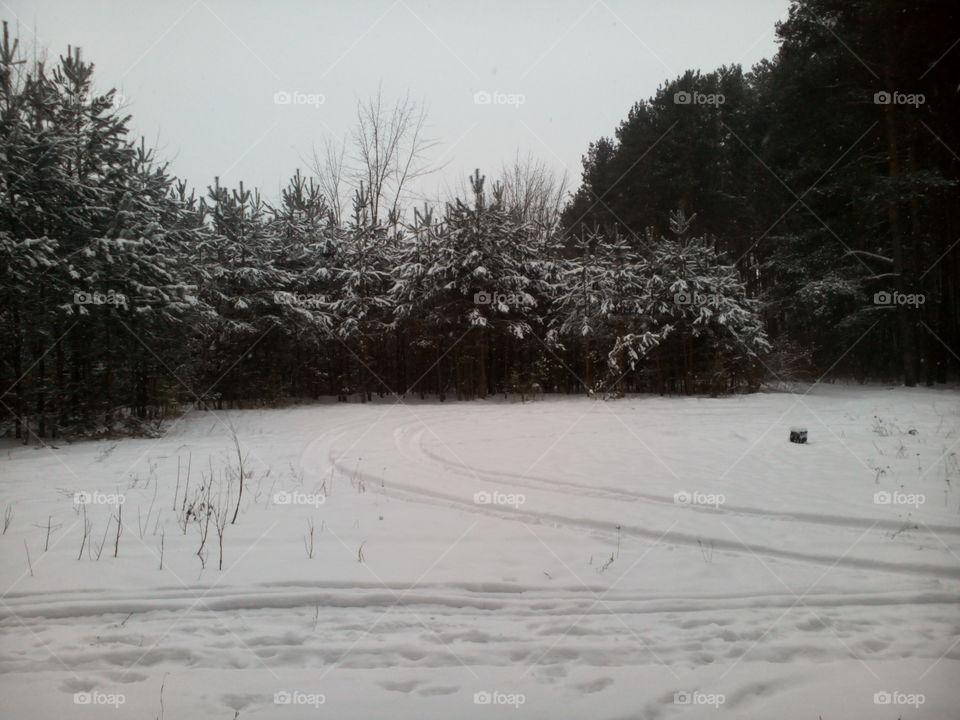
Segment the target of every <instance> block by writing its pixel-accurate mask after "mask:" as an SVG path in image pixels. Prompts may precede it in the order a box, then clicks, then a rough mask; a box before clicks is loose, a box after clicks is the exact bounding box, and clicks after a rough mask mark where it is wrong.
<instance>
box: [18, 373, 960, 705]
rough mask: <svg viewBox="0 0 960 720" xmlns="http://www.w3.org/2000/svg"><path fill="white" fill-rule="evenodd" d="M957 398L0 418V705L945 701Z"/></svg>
mask: <svg viewBox="0 0 960 720" xmlns="http://www.w3.org/2000/svg"><path fill="white" fill-rule="evenodd" d="M958 401H960V395H958V394H957V393H956V392H952V391H932V390H923V389H914V390H905V389H887V388H876V387H875V388H870V389H866V388H861V387H842V386H820V387H817V388H816V390H814V391H813V392H811V393H810V394H808V395H806V396H803V395H798V394H788V393H780V394H778V393H769V394H758V395H750V396H742V397H733V398H725V399H705V398H686V399H684V398H671V399H666V398H663V399H661V398H651V397H639V398H627V399H624V400H619V401H615V402H606V403H604V402H597V401H591V400H588V399H586V398H579V399H568V398H551V397H548V398H547V399H545V400H543V401H537V402H528V403H520V402H516V401H512V402H511V401H505V400H503V399H498V400H492V401H483V402H472V403H469V404H467V403H451V402H448V403H438V402H408V403H405V404H395V403H394V402H393V401H392V400H390V399H384V400H380V401H377V402H374V403H372V404H368V405H360V404H354V403H349V404H342V403H333V402H327V403H319V404H316V405H310V406H299V407H293V408H288V409H280V410H263V411H231V412H218V413H216V414H214V413H211V412H193V413H190V414H189V415H187V416H186V417H184V418H183V419H181V420H180V421H178V422H176V423H175V424H173V425H172V426H171V427H170V428H169V431H168V432H167V434H166V435H165V436H164V437H163V438H162V439H157V440H147V439H127V440H121V441H101V442H85V443H76V444H72V445H67V444H63V445H59V446H57V447H55V448H52V449H43V448H40V449H36V448H25V447H22V446H19V445H15V444H13V443H8V444H6V445H4V446H3V447H2V456H0V457H2V460H0V470H2V480H0V506H2V508H4V509H6V508H8V507H9V508H10V510H9V511H8V512H7V520H6V522H7V524H8V527H6V528H5V532H4V534H3V536H2V537H0V549H2V553H0V554H2V587H3V588H4V591H3V595H2V604H0V630H2V646H0V692H2V698H3V700H2V701H0V707H2V710H0V716H2V717H3V718H15V719H16V720H29V719H31V718H37V719H44V720H46V719H49V718H110V719H116V720H121V719H125V718H131V719H132V718H136V719H137V720H146V719H147V718H150V719H153V718H164V719H166V720H171V719H174V718H223V719H224V720H230V719H231V718H243V719H246V718H278V719H282V718H290V719H294V718H324V717H326V718H337V719H338V720H347V719H352V718H357V719H366V720H373V719H376V718H384V719H386V718H492V717H503V718H518V719H520V718H591V719H595V720H600V719H604V718H609V719H611V720H612V719H618V720H621V719H622V720H627V719H636V720H655V719H658V718H664V719H668V718H690V719H693V718H740V719H745V718H756V719H757V720H760V719H764V720H766V719H768V718H790V719H793V718H796V719H798V720H799V719H801V718H803V719H809V720H818V718H822V720H860V719H863V720H867V719H870V720H885V719H888V718H889V720H897V718H902V719H903V720H908V719H914V718H930V719H931V720H949V719H950V718H957V717H960V683H958V682H957V680H958V678H960V463H958V458H960V445H958V440H960V402H958ZM792 425H803V426H806V427H807V429H808V430H809V437H810V442H809V444H807V445H798V444H791V443H789V442H788V431H789V428H790V426H792ZM231 426H232V427H233V428H234V430H235V433H236V437H237V439H238V441H239V444H240V447H241V453H242V456H243V457H244V469H243V473H244V477H245V483H244V490H243V495H242V497H241V498H240V501H239V512H238V513H237V517H236V522H235V523H233V522H232V520H233V513H234V511H235V510H236V509H237V497H236V494H237V489H238V487H239V482H238V477H239V472H240V470H239V462H238V455H237V450H236V448H235V445H234V440H233V437H232V434H231V430H230V427H231ZM188 466H189V475H188V473H187V468H188ZM211 479H212V482H211ZM119 496H122V500H123V503H122V505H120V504H118V501H119V500H120V499H121V498H120V497H119ZM203 503H207V506H208V507H210V508H212V509H211V510H210V511H209V513H208V512H206V511H205V510H204V507H205V506H204V505H203ZM191 506H192V507H193V508H194V511H193V512H192V513H191V512H189V508H190V507H191ZM120 508H122V511H121V519H122V533H121V534H120V536H119V539H118V538H117V537H116V527H117V522H116V519H115V518H116V516H117V514H118V510H119V509H120ZM48 526H49V538H48ZM311 526H312V527H313V538H312V549H311V538H310V533H311V531H310V527H311ZM85 530H88V532H86V533H85ZM204 531H206V533H207V535H206V541H205V543H204V549H203V551H202V552H201V553H200V556H198V549H199V548H200V544H201V537H202V534H203V533H204ZM85 535H86V537H84V536H85ZM220 535H222V549H223V552H222V565H223V569H222V570H220V569H218V566H219V565H220V562H221V554H220V547H221V545H220ZM161 553H162V569H161ZM28 555H29V562H28ZM115 555H116V556H115ZM311 555H312V557H311ZM202 565H205V568H204V567H202Z"/></svg>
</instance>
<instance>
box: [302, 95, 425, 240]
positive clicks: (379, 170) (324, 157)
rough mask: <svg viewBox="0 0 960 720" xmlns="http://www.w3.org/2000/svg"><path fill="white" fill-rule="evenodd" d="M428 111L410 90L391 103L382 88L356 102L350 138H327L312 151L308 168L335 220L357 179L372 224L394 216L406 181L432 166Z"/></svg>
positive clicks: (406, 191)
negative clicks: (326, 198) (427, 135)
mask: <svg viewBox="0 0 960 720" xmlns="http://www.w3.org/2000/svg"><path fill="white" fill-rule="evenodd" d="M426 120H427V110H426V107H425V106H424V105H423V103H422V102H419V101H417V100H414V99H412V98H411V97H410V94H409V93H407V94H405V95H404V96H403V97H402V98H400V99H398V100H397V101H395V102H393V103H392V104H391V103H390V102H389V101H387V100H385V99H384V97H383V91H382V88H380V89H378V90H377V93H376V95H374V96H373V97H371V98H370V99H368V100H361V101H359V102H358V103H357V126H356V128H355V129H354V131H353V134H352V136H351V137H350V138H349V140H347V139H344V140H343V141H341V142H340V143H337V142H335V141H333V140H330V139H328V140H326V141H325V142H324V144H323V146H322V148H320V149H317V148H314V150H313V158H312V163H311V164H312V170H313V172H314V173H315V174H316V176H317V178H318V181H319V184H320V186H321V187H322V188H323V191H324V193H325V194H326V195H327V197H328V200H329V203H330V205H331V208H332V209H333V212H334V213H335V215H336V218H337V220H338V221H339V219H340V216H341V215H342V210H343V207H344V206H345V204H346V199H347V197H348V196H349V194H350V193H352V192H353V191H355V190H357V189H359V188H360V187H361V184H362V186H363V188H364V192H365V193H366V196H367V198H368V203H369V210H370V218H371V220H372V221H373V222H375V223H384V224H392V223H393V222H394V221H398V220H399V216H400V213H401V206H402V205H403V204H404V203H403V201H404V199H405V198H406V197H407V196H408V195H409V194H410V193H411V188H410V185H411V184H412V183H413V182H414V181H415V180H417V179H418V178H421V177H424V176H425V175H428V174H430V173H432V172H434V171H435V170H436V168H434V167H432V166H431V165H430V163H429V162H428V160H427V155H428V153H429V151H430V150H431V149H432V148H433V147H434V146H435V145H436V143H435V142H434V141H433V140H431V139H429V138H427V137H426V135H425V126H426Z"/></svg>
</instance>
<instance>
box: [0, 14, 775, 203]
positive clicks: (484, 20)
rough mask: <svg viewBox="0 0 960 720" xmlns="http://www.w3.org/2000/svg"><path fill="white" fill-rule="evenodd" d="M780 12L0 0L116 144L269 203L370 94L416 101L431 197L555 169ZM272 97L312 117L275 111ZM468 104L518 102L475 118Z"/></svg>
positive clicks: (765, 29)
mask: <svg viewBox="0 0 960 720" xmlns="http://www.w3.org/2000/svg"><path fill="white" fill-rule="evenodd" d="M787 7H788V0H723V1H722V2H720V1H718V0H651V1H648V0H634V1H633V2H624V1H623V0H596V1H595V2H594V1H593V0H579V1H578V2H567V1H557V2H552V1H550V0H529V1H524V0H518V1H514V2H510V0H492V1H488V2H485V1H480V2H477V1H472V2H460V1H458V2H436V1H433V2H431V1H429V0H376V1H371V2H366V1H365V0H355V1H353V2H350V1H348V0H327V1H315V2H308V1H307V0H289V1H287V0H277V1H271V2H259V3H257V2H247V1H245V0H233V1H230V0H152V1H145V0H136V1H134V0H29V1H23V0H0V17H2V18H3V19H5V20H8V21H11V24H12V25H14V26H16V25H17V24H18V23H19V26H20V29H19V35H20V36H21V37H22V39H23V41H24V42H25V44H27V45H32V41H31V39H30V38H31V37H32V36H33V34H34V31H36V37H37V43H38V45H39V46H40V47H41V48H43V47H46V48H47V49H48V50H49V52H50V54H51V55H56V54H60V53H63V52H64V51H65V49H66V45H67V44H68V43H71V44H73V45H79V46H80V47H82V48H83V54H84V57H85V58H86V59H88V60H91V61H93V62H94V63H95V64H96V66H97V72H96V75H95V77H96V78H97V81H96V84H97V88H98V89H99V90H103V89H107V88H109V87H117V88H119V89H120V90H121V92H122V94H123V95H124V97H125V98H126V99H127V103H128V110H129V112H130V113H132V115H133V122H132V128H133V129H134V131H135V132H136V133H137V134H138V135H140V134H143V135H145V136H146V138H147V141H148V143H153V144H155V145H156V146H157V147H158V148H159V149H160V154H161V156H162V157H164V158H165V159H167V160H169V161H170V162H171V167H172V169H173V171H174V173H175V174H177V175H179V176H181V177H185V178H187V179H188V180H189V181H190V182H191V183H192V184H193V185H195V186H197V188H198V189H201V190H203V189H205V188H206V186H207V185H208V184H210V183H212V180H213V176H214V175H219V176H220V177H221V182H222V183H224V184H228V185H235V184H236V183H237V182H238V181H239V180H243V181H244V182H245V184H248V185H257V186H259V187H260V188H261V190H262V191H263V194H264V196H265V197H267V198H272V197H275V196H276V195H277V194H278V187H279V185H280V184H283V183H285V180H286V178H288V177H289V176H290V175H291V174H292V173H293V171H294V170H295V168H297V167H301V168H306V167H307V163H306V160H307V158H309V156H310V151H311V148H312V147H313V146H314V145H319V144H320V141H321V140H322V138H323V137H324V136H325V135H330V136H335V137H338V138H339V137H341V136H343V135H345V134H347V133H349V132H350V131H351V129H352V128H353V127H354V124H355V123H354V119H355V111H356V101H357V99H358V98H359V97H369V96H370V95H372V94H373V93H375V92H376V89H377V86H378V84H380V83H382V86H383V89H384V93H385V95H386V96H387V97H388V98H395V97H397V96H400V95H402V94H403V93H404V92H405V91H407V90H409V91H410V93H411V95H412V96H413V97H415V98H419V99H422V100H424V101H425V102H426V104H427V107H428V109H429V135H430V136H431V137H433V138H435V139H436V140H438V141H439V145H438V146H437V148H436V150H435V152H434V159H435V160H437V161H439V162H442V163H446V165H445V167H444V169H443V170H442V171H441V172H440V173H439V174H438V175H437V176H435V177H434V178H433V179H432V181H431V184H432V185H433V186H436V187H438V188H439V186H441V185H444V184H445V185H448V186H449V185H459V184H460V181H461V179H462V178H464V177H465V176H466V175H468V174H470V173H471V172H472V171H473V169H474V168H476V167H480V168H481V172H483V173H485V174H487V175H488V176H489V175H495V174H497V172H498V171H499V169H500V166H501V164H502V163H503V162H505V161H509V160H511V159H512V158H513V157H514V155H515V154H516V153H517V151H519V152H520V153H521V154H522V155H525V154H526V153H528V152H530V153H532V154H533V155H535V156H538V157H540V158H542V159H543V160H544V161H546V162H547V163H549V164H550V165H551V166H553V167H554V168H556V169H557V171H558V172H559V171H562V170H564V169H566V170H567V171H568V173H569V176H570V181H571V184H572V185H573V186H574V187H575V186H576V184H577V183H578V182H579V177H580V158H581V156H582V155H583V153H584V152H585V151H586V149H587V144H588V143H589V142H590V141H592V140H596V139H597V138H599V137H600V136H602V135H612V134H613V130H614V128H615V127H616V126H617V124H618V123H619V122H620V121H621V120H622V119H623V118H624V117H626V114H627V111H628V109H629V108H630V106H631V105H632V104H633V103H634V102H635V101H637V100H640V99H643V98H647V97H649V96H650V95H652V94H653V93H654V91H655V90H656V88H657V86H658V85H659V84H660V83H661V82H663V81H664V80H666V79H667V78H673V77H675V76H677V75H679V74H681V73H682V72H683V71H684V70H685V69H688V68H694V69H701V70H702V71H704V72H706V71H709V70H712V69H714V68H716V67H717V66H719V65H721V64H732V63H741V64H742V65H743V66H744V68H745V69H749V67H750V66H751V65H752V64H753V63H755V62H757V61H758V60H760V59H761V58H764V57H770V56H772V55H773V53H774V52H775V50H776V45H775V42H774V23H775V22H776V21H778V20H782V19H784V18H785V17H786V12H787ZM278 91H287V92H294V91H296V92H300V93H312V94H316V95H322V96H323V97H324V103H323V104H322V105H320V106H319V107H316V106H311V105H278V104H275V102H274V94H275V93H277V92H278ZM477 91H488V92H499V93H504V94H514V95H523V96H524V103H523V104H522V105H520V106H519V107H515V106H510V105H495V104H491V105H477V104H475V103H474V93H475V92H477Z"/></svg>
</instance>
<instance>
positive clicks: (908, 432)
mask: <svg viewBox="0 0 960 720" xmlns="http://www.w3.org/2000/svg"><path fill="white" fill-rule="evenodd" d="M916 434H917V429H916V428H910V429H909V430H907V435H916Z"/></svg>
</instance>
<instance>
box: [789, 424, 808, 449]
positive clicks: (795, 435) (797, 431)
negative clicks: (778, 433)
mask: <svg viewBox="0 0 960 720" xmlns="http://www.w3.org/2000/svg"><path fill="white" fill-rule="evenodd" d="M790 442H792V443H797V444H799V445H806V444H807V429H806V428H804V427H792V428H790Z"/></svg>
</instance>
